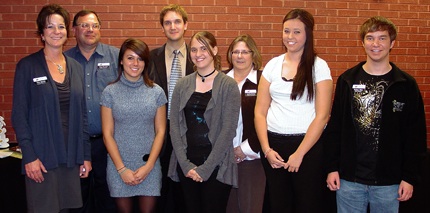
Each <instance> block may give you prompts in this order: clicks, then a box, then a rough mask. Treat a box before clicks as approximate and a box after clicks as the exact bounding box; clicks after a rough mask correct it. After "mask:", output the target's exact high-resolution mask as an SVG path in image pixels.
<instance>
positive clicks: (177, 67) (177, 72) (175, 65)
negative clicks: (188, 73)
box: [167, 50, 182, 119]
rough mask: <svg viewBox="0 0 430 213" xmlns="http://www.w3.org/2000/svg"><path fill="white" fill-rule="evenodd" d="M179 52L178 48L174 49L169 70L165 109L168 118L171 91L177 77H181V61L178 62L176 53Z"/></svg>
mask: <svg viewBox="0 0 430 213" xmlns="http://www.w3.org/2000/svg"><path fill="white" fill-rule="evenodd" d="M179 53H181V51H179V50H174V51H173V54H174V55H175V57H174V58H173V61H172V70H171V72H170V81H169V106H168V108H167V109H168V110H167V118H168V119H170V106H171V103H172V93H173V89H175V85H176V82H177V81H178V79H180V78H181V77H182V69H181V63H180V62H179V58H178V55H179Z"/></svg>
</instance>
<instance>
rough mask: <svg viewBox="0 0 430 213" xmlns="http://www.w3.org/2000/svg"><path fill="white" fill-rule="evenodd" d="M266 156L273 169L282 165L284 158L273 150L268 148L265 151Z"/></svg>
mask: <svg viewBox="0 0 430 213" xmlns="http://www.w3.org/2000/svg"><path fill="white" fill-rule="evenodd" d="M266 158H267V161H268V162H269V164H270V166H272V168H273V169H278V168H281V167H284V164H285V163H284V159H282V157H281V156H280V155H279V154H278V152H276V151H275V150H273V149H272V150H269V151H268V152H267V156H266Z"/></svg>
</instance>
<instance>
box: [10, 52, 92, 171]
mask: <svg viewBox="0 0 430 213" xmlns="http://www.w3.org/2000/svg"><path fill="white" fill-rule="evenodd" d="M65 58H66V63H67V74H66V75H68V76H69V80H70V108H69V110H70V112H69V126H68V127H69V136H68V139H67V140H68V143H67V148H66V147H65V146H64V145H62V144H65V142H64V134H63V129H62V122H61V114H60V104H59V101H58V100H59V98H58V93H57V87H56V85H55V82H54V80H53V79H52V77H51V75H50V74H49V71H48V66H47V64H46V61H45V56H44V53H43V49H41V50H40V51H38V52H36V53H33V54H31V55H29V56H27V57H25V58H23V59H21V60H20V61H19V62H18V64H17V65H16V72H15V80H14V88H13V108H12V125H13V128H14V129H15V133H16V138H17V140H18V143H19V146H20V147H21V149H22V153H23V156H22V157H23V158H22V165H23V166H22V172H23V174H24V173H25V169H24V165H25V164H27V163H30V162H32V161H34V160H36V159H39V160H40V161H42V163H43V165H44V166H45V168H46V169H48V170H50V169H54V168H56V167H58V166H59V165H60V164H66V165H67V167H74V166H76V165H81V164H83V163H84V160H88V161H89V160H91V144H90V142H89V135H88V123H87V111H86V104H85V86H84V72H83V71H82V67H81V65H80V64H79V63H78V62H77V61H75V60H74V59H72V58H70V57H68V56H65Z"/></svg>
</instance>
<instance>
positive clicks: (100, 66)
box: [97, 63, 110, 69]
mask: <svg viewBox="0 0 430 213" xmlns="http://www.w3.org/2000/svg"><path fill="white" fill-rule="evenodd" d="M97 67H98V68H99V69H107V68H109V67H110V63H98V64H97Z"/></svg>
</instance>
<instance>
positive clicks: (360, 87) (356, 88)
mask: <svg viewBox="0 0 430 213" xmlns="http://www.w3.org/2000/svg"><path fill="white" fill-rule="evenodd" d="M352 89H353V90H354V91H355V92H361V91H363V90H364V89H366V85H364V84H354V85H352Z"/></svg>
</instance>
